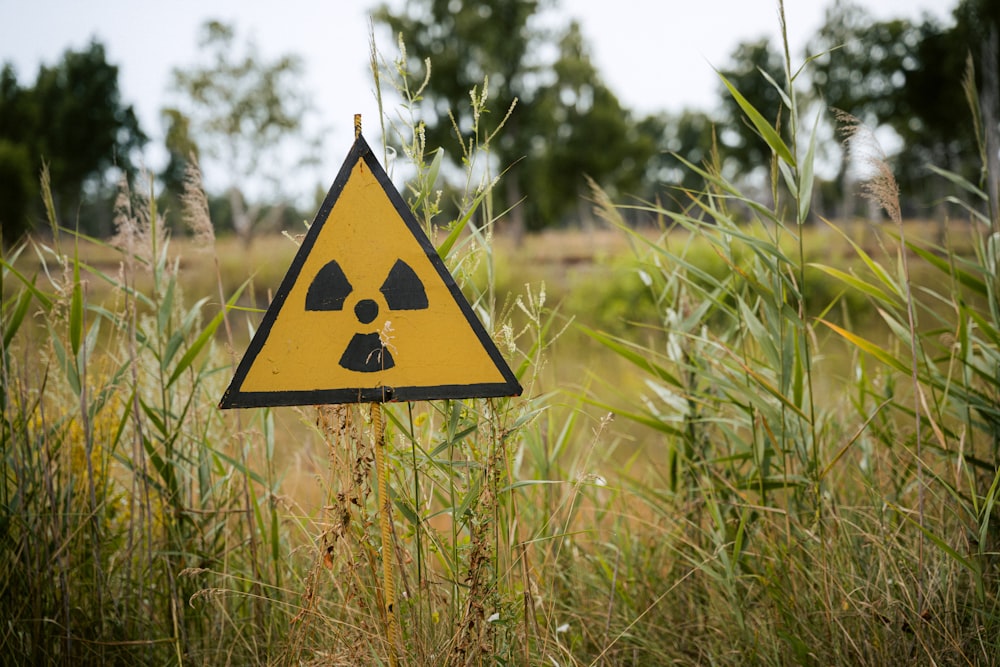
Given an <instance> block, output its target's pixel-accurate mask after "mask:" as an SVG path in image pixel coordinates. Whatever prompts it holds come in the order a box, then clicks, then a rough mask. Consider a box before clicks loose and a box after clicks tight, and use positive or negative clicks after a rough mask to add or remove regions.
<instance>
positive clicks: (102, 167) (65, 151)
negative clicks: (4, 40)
mask: <svg viewBox="0 0 1000 667" xmlns="http://www.w3.org/2000/svg"><path fill="white" fill-rule="evenodd" d="M0 140H4V141H6V142H8V143H9V144H10V145H13V146H20V147H21V149H19V150H26V151H27V154H28V158H29V160H30V163H31V173H32V177H33V178H34V177H36V175H37V174H38V173H39V172H40V170H41V166H42V163H43V162H44V163H46V164H47V165H48V168H49V175H50V179H51V187H52V195H53V200H54V202H55V204H56V208H57V212H58V214H59V216H60V218H61V219H62V220H64V221H66V220H69V218H70V216H71V214H72V212H73V211H76V210H78V208H79V205H80V203H81V202H82V200H83V199H84V198H85V196H86V197H90V198H93V197H94V196H95V195H97V194H98V193H99V192H100V190H101V187H102V186H103V185H104V183H105V181H106V176H107V172H108V170H109V169H110V168H112V167H118V168H120V169H123V170H125V171H126V172H131V171H133V169H134V163H133V159H132V158H133V156H134V154H135V153H136V151H138V150H139V149H141V147H142V146H143V145H144V144H145V142H146V135H145V134H144V133H143V132H142V130H141V129H140V128H139V122H138V120H137V119H136V115H135V112H134V110H133V108H132V107H131V106H130V105H128V106H126V105H124V104H123V103H122V100H121V94H120V92H119V89H118V67H117V66H115V65H111V64H109V63H108V61H107V58H106V56H105V51H104V46H103V45H102V44H101V43H100V42H97V41H96V40H95V41H92V42H91V43H90V45H89V46H88V47H86V48H85V49H83V50H81V51H72V50H68V51H66V52H65V54H64V55H63V58H62V60H61V61H60V62H59V63H58V64H57V65H56V66H54V67H45V66H43V67H41V68H40V70H39V73H38V78H37V80H36V82H35V85H34V87H33V88H21V87H20V86H19V84H18V83H17V80H16V77H15V76H14V73H13V69H12V68H10V67H5V68H4V72H3V75H2V76H0ZM5 160H6V162H5V164H6V168H7V169H12V166H11V165H13V164H22V168H23V162H24V160H23V156H22V157H21V158H18V157H14V153H13V152H12V149H11V148H9V147H8V149H6V157H5ZM14 215H15V216H20V214H16V213H15V214H14ZM19 220H20V217H18V218H17V220H15V221H13V222H11V221H5V225H4V230H5V236H7V232H6V230H7V229H8V227H7V225H8V224H11V225H12V227H11V228H12V229H13V228H15V227H16V226H18V225H19V224H20V222H19ZM102 222H106V223H107V224H105V225H104V226H101V223H102ZM79 223H80V228H81V229H82V230H83V231H86V232H89V233H92V234H96V235H101V234H105V233H108V232H110V231H111V230H110V229H109V228H108V227H109V224H110V221H109V220H98V219H96V218H83V219H81V220H80V221H79Z"/></svg>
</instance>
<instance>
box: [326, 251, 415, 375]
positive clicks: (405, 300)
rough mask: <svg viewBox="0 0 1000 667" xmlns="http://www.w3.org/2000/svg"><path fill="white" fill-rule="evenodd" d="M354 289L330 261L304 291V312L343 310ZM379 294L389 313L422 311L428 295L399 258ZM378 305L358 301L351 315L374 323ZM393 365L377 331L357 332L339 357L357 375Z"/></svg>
mask: <svg viewBox="0 0 1000 667" xmlns="http://www.w3.org/2000/svg"><path fill="white" fill-rule="evenodd" d="M353 291H354V286H353V285H351V282H350V281H349V280H348V279H347V276H346V275H345V274H344V270H343V269H342V268H341V267H340V264H339V263H338V262H337V261H336V260H333V261H331V262H328V263H327V264H326V265H324V266H323V268H322V269H320V270H319V273H317V274H316V277H315V278H313V281H312V283H310V285H309V290H308V291H307V292H306V310H307V311H334V310H343V309H344V304H345V302H346V301H347V297H348V296H350V294H351V293H352V292H353ZM379 292H381V293H382V297H383V298H384V300H385V304H386V306H388V308H389V310H425V309H426V308H427V293H426V292H425V291H424V285H423V283H422V282H420V278H418V277H417V274H416V272H415V271H414V270H413V269H412V268H410V265H409V264H407V263H406V262H404V261H403V260H401V259H398V260H396V263H395V264H393V266H392V269H390V270H389V275H388V276H387V277H386V279H385V282H383V283H382V286H381V287H379ZM378 314H379V304H378V302H377V301H376V300H374V299H369V298H365V299H361V300H359V301H358V302H357V303H356V304H355V305H354V315H355V317H357V318H358V322H359V323H360V324H362V325H368V324H371V323H372V322H374V321H375V318H377V317H378ZM395 365H396V361H395V359H393V356H392V352H391V351H390V348H389V346H388V345H387V344H386V341H385V340H383V335H382V333H381V332H380V331H369V332H366V333H356V334H354V336H353V337H352V338H351V341H350V342H349V343H348V344H347V349H345V350H344V354H343V355H341V357H340V366H341V367H342V368H346V369H347V370H350V371H357V372H359V373H374V372H376V371H383V370H387V369H389V368H392V367H393V366H395Z"/></svg>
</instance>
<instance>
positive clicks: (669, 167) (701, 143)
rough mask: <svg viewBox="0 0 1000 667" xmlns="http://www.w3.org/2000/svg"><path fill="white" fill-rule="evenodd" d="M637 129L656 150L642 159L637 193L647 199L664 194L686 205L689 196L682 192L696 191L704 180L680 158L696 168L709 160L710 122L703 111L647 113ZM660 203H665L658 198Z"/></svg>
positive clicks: (712, 134) (712, 137)
mask: <svg viewBox="0 0 1000 667" xmlns="http://www.w3.org/2000/svg"><path fill="white" fill-rule="evenodd" d="M638 129H639V132H640V133H642V134H643V135H645V136H647V137H649V141H650V142H651V143H652V144H653V145H655V146H657V147H658V149H659V150H657V151H656V153H655V154H654V155H652V156H651V157H650V158H649V159H648V160H647V161H646V165H645V173H644V175H643V179H642V183H643V189H642V190H641V191H640V192H639V194H640V196H642V198H644V199H646V200H650V201H651V200H653V199H655V198H658V197H663V196H666V197H667V198H668V199H669V200H671V201H674V202H676V203H677V205H678V206H679V207H680V208H684V207H686V206H688V205H689V204H690V199H689V197H688V195H686V194H684V192H685V191H686V192H698V191H700V190H701V189H702V188H703V187H704V179H703V178H702V177H701V176H699V175H698V173H697V172H695V171H693V170H691V169H689V168H688V167H687V166H686V165H685V164H684V162H682V161H681V160H682V159H683V160H684V161H686V162H689V163H690V164H693V165H696V166H699V167H703V166H705V165H706V164H707V163H709V162H711V160H712V151H713V147H714V144H715V123H714V121H713V120H712V118H711V117H710V116H709V115H708V114H707V113H705V112H703V111H697V110H694V109H685V110H683V111H681V112H680V113H678V114H671V113H660V114H656V115H652V116H647V117H646V118H644V119H642V120H641V121H640V122H639V124H638ZM678 158H680V159H678ZM662 186H665V188H666V189H665V190H664V189H663V187H662ZM661 204H662V205H667V204H666V202H662V201H661Z"/></svg>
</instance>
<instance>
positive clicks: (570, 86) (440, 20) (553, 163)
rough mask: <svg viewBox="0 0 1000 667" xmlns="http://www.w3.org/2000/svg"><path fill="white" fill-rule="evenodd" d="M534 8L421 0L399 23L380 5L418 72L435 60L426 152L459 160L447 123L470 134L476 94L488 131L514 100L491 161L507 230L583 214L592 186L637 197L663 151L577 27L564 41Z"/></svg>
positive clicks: (519, 3) (427, 97)
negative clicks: (483, 93)
mask: <svg viewBox="0 0 1000 667" xmlns="http://www.w3.org/2000/svg"><path fill="white" fill-rule="evenodd" d="M543 6H544V3H543V2H539V1H537V0H416V1H414V2H410V3H407V5H406V6H405V8H404V9H402V10H401V11H400V12H399V13H395V12H394V11H393V10H391V9H390V8H388V7H387V6H384V5H383V6H382V7H381V8H380V9H379V10H378V12H377V13H376V15H375V16H376V20H378V21H379V22H381V23H383V24H385V25H387V26H388V27H389V28H390V29H391V30H392V31H393V33H395V34H401V35H402V36H403V41H404V43H405V44H406V52H407V55H408V56H409V58H410V59H411V65H410V68H411V71H417V70H418V66H419V65H420V64H421V63H423V62H424V61H425V60H426V59H429V60H430V62H431V77H430V81H429V84H428V86H427V88H426V89H425V92H424V104H423V108H422V111H423V112H424V113H425V115H426V119H425V122H426V126H427V128H426V138H427V143H428V145H429V146H432V147H434V146H443V147H446V149H447V150H446V152H447V153H448V154H451V155H457V154H460V150H459V144H458V141H459V139H458V138H457V137H456V136H455V133H454V130H453V127H452V122H451V119H450V117H449V112H450V113H451V114H452V115H453V116H454V117H455V120H456V122H457V124H458V126H459V128H461V129H462V130H468V129H469V128H471V127H472V123H473V121H472V118H471V113H472V110H471V108H470V106H469V104H468V100H469V91H470V90H471V89H473V88H474V87H479V88H480V89H481V88H482V85H483V82H484V79H485V78H486V77H488V78H489V89H490V100H491V103H490V106H489V108H488V110H487V111H488V114H489V115H488V117H487V118H488V120H487V125H488V127H487V131H489V130H490V129H492V127H489V124H490V122H491V121H492V123H493V127H495V126H496V124H498V123H499V122H500V120H501V119H503V118H504V117H505V116H506V114H507V111H508V110H509V109H510V108H511V106H512V104H513V103H514V101H515V100H516V101H517V104H516V106H515V107H514V109H513V112H512V113H511V115H510V118H509V120H508V121H507V123H506V125H505V127H504V130H503V131H502V132H501V133H500V135H499V139H498V141H497V143H495V144H494V145H493V148H494V154H495V157H496V159H497V162H498V163H499V165H500V168H501V169H505V170H507V171H506V174H505V176H504V181H505V187H504V188H503V193H502V196H501V197H500V199H501V200H502V205H501V207H500V208H501V209H503V210H507V209H510V210H511V214H510V227H511V228H512V229H513V232H514V234H515V235H517V234H518V233H519V231H520V230H522V229H524V228H527V229H540V228H542V227H545V226H549V225H553V224H558V223H560V222H561V221H563V220H564V219H565V218H566V217H567V216H568V215H569V214H570V213H572V212H574V211H575V209H576V208H577V207H578V206H579V203H580V197H581V195H582V194H584V193H585V192H586V178H585V176H590V177H591V178H593V179H594V180H596V181H598V182H600V183H601V184H602V185H605V186H607V187H609V188H610V189H611V190H613V191H618V192H622V193H624V192H628V191H630V190H631V189H634V188H637V187H639V184H640V179H641V177H642V175H643V173H644V163H645V161H646V160H647V159H648V158H649V157H650V156H651V155H652V154H653V152H654V151H655V146H654V145H653V144H652V143H651V142H650V138H649V136H648V135H644V134H643V133H641V132H640V131H639V130H638V127H637V124H636V123H635V121H634V120H633V119H632V117H631V114H630V113H629V112H628V111H627V110H626V109H624V108H623V107H622V105H621V103H620V102H619V101H618V99H617V97H616V96H615V95H614V94H613V92H612V91H611V90H610V89H609V88H608V87H607V86H606V85H605V84H604V83H603V82H602V81H601V78H600V75H599V74H598V72H597V69H596V67H594V64H593V62H592V60H591V59H590V55H589V53H588V49H587V46H586V44H585V42H584V39H583V35H582V32H581V30H580V27H579V25H578V24H576V23H571V24H569V25H568V26H567V27H566V28H565V29H564V30H562V31H560V32H559V33H558V34H557V40H556V44H557V46H558V50H557V52H556V53H555V58H553V59H550V60H549V61H546V60H543V59H542V54H546V53H551V52H552V50H551V46H550V45H551V43H552V41H553V40H552V38H551V33H549V32H546V31H543V30H541V29H540V28H538V27H536V26H537V24H538V22H537V21H534V20H532V19H533V17H535V15H536V14H538V13H539V12H540V11H541V10H542V8H543ZM512 207H513V208H512Z"/></svg>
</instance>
